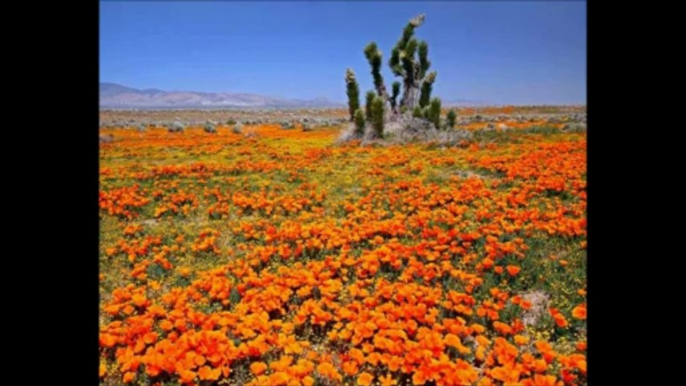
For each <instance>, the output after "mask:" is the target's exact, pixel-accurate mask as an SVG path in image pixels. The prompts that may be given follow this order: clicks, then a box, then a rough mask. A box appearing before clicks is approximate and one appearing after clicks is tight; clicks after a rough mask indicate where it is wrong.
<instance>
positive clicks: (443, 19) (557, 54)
mask: <svg viewBox="0 0 686 386" xmlns="http://www.w3.org/2000/svg"><path fill="white" fill-rule="evenodd" d="M100 13H101V16H100V81H101V82H110V83H117V84H120V85H123V86H128V87H133V88H137V89H160V90H164V91H195V92H212V93H218V92H221V93H224V92H225V93H246V94H259V95H266V96H278V97H283V98H292V99H303V100H311V99H314V98H319V97H323V98H326V99H328V100H330V101H334V102H344V101H345V99H346V96H345V83H344V75H345V69H346V68H347V67H351V68H352V69H353V70H354V71H355V72H356V74H357V77H358V80H359V83H360V88H361V92H362V93H364V92H365V91H366V90H369V89H371V88H372V87H373V86H372V79H371V75H370V74H369V72H370V69H369V65H368V63H367V62H366V59H365V58H364V54H363V52H362V51H363V49H364V46H365V45H366V44H367V43H369V42H370V41H375V42H377V44H378V45H379V48H380V49H381V51H382V52H383V54H384V56H383V62H384V67H383V75H384V79H385V82H386V84H387V86H389V87H390V83H392V82H393V81H394V80H398V78H395V77H393V76H392V74H391V72H390V69H389V68H388V66H387V61H388V55H389V53H390V49H391V48H392V47H393V45H394V44H395V42H396V41H397V40H398V38H399V37H400V34H401V32H402V28H403V27H404V26H405V24H406V23H407V21H408V20H409V19H410V18H412V17H414V16H416V15H418V14H420V13H424V14H426V21H425V23H424V25H422V26H421V27H420V28H419V29H418V30H417V32H416V35H417V37H418V38H419V39H421V40H426V41H427V42H428V43H429V59H430V60H431V62H432V70H436V71H437V72H438V77H437V80H436V84H435V86H434V93H433V94H434V95H436V96H438V97H440V98H442V99H443V100H444V101H446V102H459V101H473V102H488V103H493V104H515V105H522V104H535V105H543V104H546V105H555V104H557V105H561V104H575V105H585V104H586V3H585V2H485V3H474V2H429V3H416V2H405V3H390V2H350V3H340V2H319V3H316V2H314V3H312V2H293V3H287V2H279V3H267V2H256V3H240V2H226V3H223V2H209V3H189V2H148V3H141V2H107V1H101V4H100Z"/></svg>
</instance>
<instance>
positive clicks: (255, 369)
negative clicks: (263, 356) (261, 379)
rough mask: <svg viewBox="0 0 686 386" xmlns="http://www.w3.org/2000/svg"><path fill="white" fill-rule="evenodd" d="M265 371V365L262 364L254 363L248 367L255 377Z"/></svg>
mask: <svg viewBox="0 0 686 386" xmlns="http://www.w3.org/2000/svg"><path fill="white" fill-rule="evenodd" d="M266 370H267V365H266V364H265V363H264V362H255V363H253V364H251V365H250V371H251V372H252V373H253V374H254V375H255V376H258V375H262V374H264V372H265V371H266Z"/></svg>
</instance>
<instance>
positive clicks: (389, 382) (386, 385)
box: [379, 374, 398, 386]
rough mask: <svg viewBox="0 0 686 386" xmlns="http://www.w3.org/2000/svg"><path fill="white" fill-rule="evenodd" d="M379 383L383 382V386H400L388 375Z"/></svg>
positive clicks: (383, 376) (380, 378)
mask: <svg viewBox="0 0 686 386" xmlns="http://www.w3.org/2000/svg"><path fill="white" fill-rule="evenodd" d="M379 382H381V386H395V385H397V384H398V381H397V380H395V379H393V377H392V376H391V374H386V375H382V376H380V377H379Z"/></svg>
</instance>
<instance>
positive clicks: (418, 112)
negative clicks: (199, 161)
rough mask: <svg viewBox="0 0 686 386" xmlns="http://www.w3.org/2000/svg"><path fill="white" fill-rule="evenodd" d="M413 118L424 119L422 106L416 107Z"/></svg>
mask: <svg viewBox="0 0 686 386" xmlns="http://www.w3.org/2000/svg"><path fill="white" fill-rule="evenodd" d="M412 116H413V117H415V118H424V113H423V111H422V108H421V107H420V106H415V107H414V110H412Z"/></svg>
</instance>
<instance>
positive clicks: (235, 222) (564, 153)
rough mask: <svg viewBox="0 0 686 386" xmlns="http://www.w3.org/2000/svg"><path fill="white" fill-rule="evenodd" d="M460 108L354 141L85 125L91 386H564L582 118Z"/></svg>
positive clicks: (272, 131) (297, 127) (272, 128)
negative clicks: (92, 316) (90, 161)
mask: <svg viewBox="0 0 686 386" xmlns="http://www.w3.org/2000/svg"><path fill="white" fill-rule="evenodd" d="M458 111H459V110H458ZM465 113H466V114H462V113H458V127H460V125H462V127H464V128H467V129H468V130H469V131H470V132H471V134H472V135H471V136H470V137H468V138H466V139H463V140H461V141H460V142H459V143H452V144H445V143H441V142H440V141H433V142H431V141H429V142H411V143H404V144H402V145H398V144H379V143H370V144H367V145H366V146H360V140H356V141H349V142H345V143H340V142H339V141H338V139H339V137H340V136H341V131H342V126H341V125H340V124H334V123H335V122H334V118H335V117H336V116H335V115H334V114H331V113H330V111H325V113H322V114H321V117H319V118H321V122H324V121H325V120H329V122H328V123H327V124H328V126H326V125H324V124H323V123H322V124H321V125H312V126H311V127H308V128H307V131H304V130H303V128H302V124H301V123H300V122H296V123H295V124H294V125H293V127H292V128H290V126H287V127H286V128H282V126H281V124H280V123H279V122H278V120H283V119H293V118H298V119H300V118H302V117H299V116H298V114H300V115H302V114H301V113H296V114H295V115H294V116H290V115H289V114H293V112H288V111H277V112H274V113H273V114H277V115H281V116H278V117H277V116H253V117H245V116H236V115H234V116H231V113H225V115H223V116H221V117H215V118H214V119H215V120H216V121H217V122H218V123H217V125H216V127H215V130H214V131H209V132H208V131H206V130H205V129H204V126H203V124H202V121H203V120H205V119H208V118H207V116H204V117H203V118H198V122H197V124H195V125H194V124H192V119H190V118H189V116H190V115H191V114H192V113H186V114H187V115H186V116H178V115H179V113H178V112H174V113H173V115H174V116H165V114H167V115H168V114H169V113H168V112H166V113H165V112H150V113H147V115H143V116H138V117H136V116H135V115H132V113H131V112H103V113H102V114H103V115H104V116H106V117H107V118H108V119H110V122H108V124H110V125H111V126H107V127H105V126H103V127H101V129H100V133H101V145H100V146H101V147H100V217H101V229H100V237H101V240H100V246H101V250H100V307H101V318H100V353H101V357H100V361H101V362H100V363H101V365H100V376H101V384H104V385H120V384H123V383H126V384H133V385H160V386H161V385H181V384H186V385H189V384H195V385H203V386H204V385H253V386H254V385H264V386H278V385H305V386H312V385H367V386H368V385H384V386H389V385H417V386H419V385H424V386H430V385H480V386H486V385H498V386H500V385H522V386H560V385H583V384H585V383H586V381H585V377H586V355H585V352H586V332H585V331H586V324H585V319H586V306H585V304H586V252H585V248H586V132H585V123H582V121H583V122H585V112H584V111H582V110H579V109H567V110H565V109H558V110H555V111H553V112H552V113H551V114H553V115H550V116H549V115H546V114H549V112H545V111H544V112H542V111H534V112H533V113H531V114H533V115H531V116H528V115H526V114H527V112H526V111H501V110H498V109H495V110H491V111H469V112H465ZM117 114H119V115H117ZM303 114H304V113H303ZM311 114H314V115H312V116H310V117H309V118H308V119H307V120H308V121H310V122H318V120H317V119H318V116H317V113H316V112H314V113H311ZM155 115H157V116H159V118H155V119H152V118H151V117H155ZM477 115H478V118H477ZM340 116H343V117H345V111H344V110H342V111H341V114H340ZM129 117H131V118H129ZM132 118H133V120H134V122H129V123H130V126H128V127H125V126H126V125H121V126H117V127H115V125H114V124H112V123H111V121H112V120H117V119H118V120H120V121H121V122H127V120H129V119H132ZM176 118H178V119H182V120H185V121H186V122H189V124H188V125H185V127H184V129H183V130H182V131H180V132H170V131H169V130H168V127H163V126H160V124H161V122H165V121H171V120H174V119H176ZM229 119H232V120H241V119H242V120H244V121H245V120H248V119H251V120H254V121H260V120H262V121H264V123H260V124H253V125H242V128H241V129H240V130H234V127H235V125H229V124H226V122H225V120H229ZM269 120H272V122H267V121H269ZM155 121H157V122H158V123H157V124H156V125H153V123H154V122H155ZM141 122H147V123H146V124H145V125H143V127H141ZM489 125H490V126H489ZM501 125H504V126H501Z"/></svg>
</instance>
